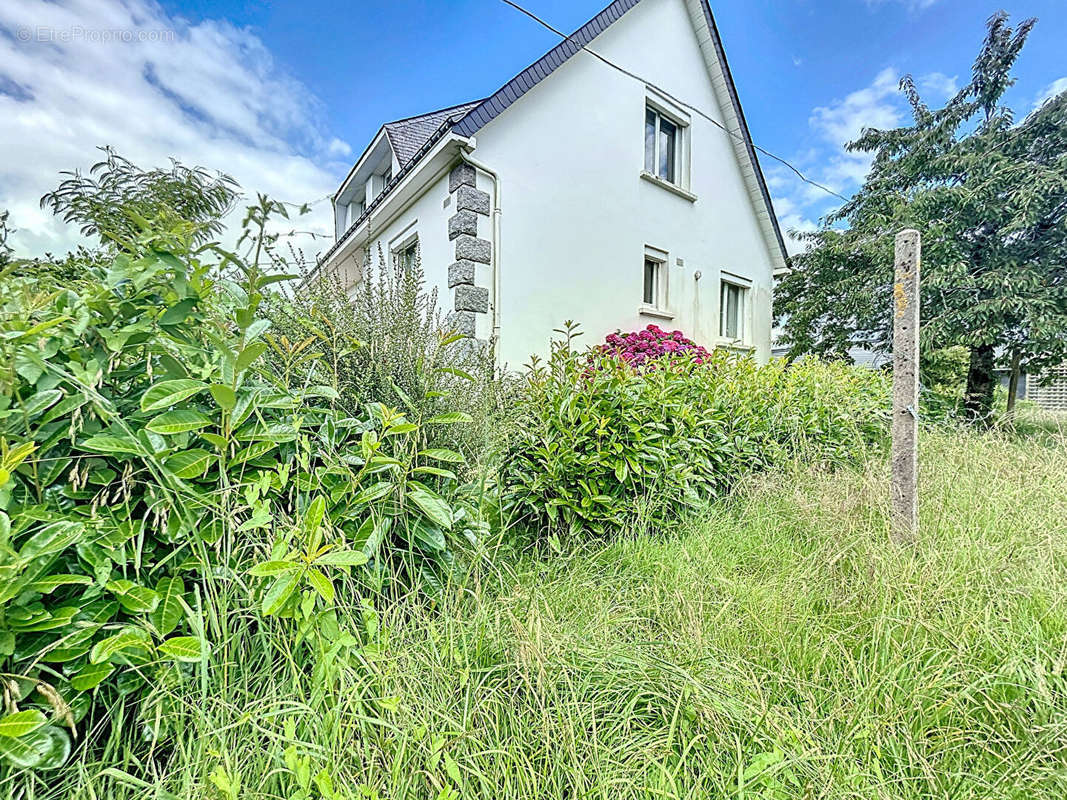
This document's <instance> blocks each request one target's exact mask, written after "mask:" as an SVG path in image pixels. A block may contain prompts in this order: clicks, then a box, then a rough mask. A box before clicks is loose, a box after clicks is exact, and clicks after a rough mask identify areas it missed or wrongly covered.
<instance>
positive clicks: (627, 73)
mask: <svg viewBox="0 0 1067 800" xmlns="http://www.w3.org/2000/svg"><path fill="white" fill-rule="evenodd" d="M500 1H501V2H502V3H504V4H506V5H509V6H511V7H512V8H514V9H515V10H516V11H518V12H520V13H521V14H524V15H525V16H527V17H529V18H530V19H532V20H533V21H534V22H536V23H537V24H538V25H541V26H542V27H544V28H547V29H548V30H550V31H552V33H554V34H556V35H557V36H560V37H562V38H563V39H564V40H566V41H571V42H574V43H575V44H578V46H579V47H581V49H582V50H585V51H586V52H587V53H589V54H590V55H591V56H593V57H594V58H597V59H599V60H600V61H602V62H604V63H605V64H607V65H608V66H609V67H611V68H612V69H614V70H618V71H619V72H621V73H622V74H623V75H625V76H626V77H628V78H632V79H633V80H635V81H638V82H639V83H643V84H645V85H646V86H651V87H652V88H653V89H655V90H656V91H657V92H659V93H660V94H662V95H663V96H664V97H666V98H667V99H668V100H671V101H672V102H674V103H677V104H678V105H680V106H682V107H684V108H688V109H689V110H690V111H692V112H693V113H694V114H698V115H699V116H701V117H703V118H704V119H706V120H707V121H708V122H710V123H711V124H712V125H714V126H715V127H717V128H719V129H721V130H722V131H723V132H725V133H727V134H729V135H730V136H733V137H734V138H735V139H737V140H738V141H739V142H741V143H742V144H744V143H745V138H744V137H743V136H741V134H739V133H737V132H735V131H732V130H730V129H729V128H727V127H726V126H725V125H723V124H722V123H721V122H719V121H718V120H717V119H715V118H714V117H712V116H711V115H710V114H708V113H706V112H705V111H703V110H702V109H700V108H697V107H696V106H694V105H691V104H690V103H687V102H685V101H684V100H681V99H679V98H677V97H675V96H674V95H672V94H671V93H670V92H668V91H667V90H666V89H664V88H663V87H662V86H659V85H657V84H655V83H653V82H652V81H650V80H647V79H646V78H642V77H641V76H640V75H637V74H635V73H633V72H631V71H630V70H628V69H626V68H625V67H623V66H620V65H619V64H616V63H615V62H614V61H612V60H611V59H609V58H607V57H606V56H603V55H601V54H600V53H598V52H597V51H596V50H593V49H592V48H590V47H588V46H586V45H584V44H579V43H578V42H577V41H575V40H574V39H572V38H571V37H570V35H569V34H566V33H564V32H563V31H561V30H559V28H555V27H553V26H552V25H551V24H549V23H548V22H546V21H545V20H543V19H541V18H540V17H539V16H537V15H536V14H534V13H533V12H532V11H528V10H526V9H525V8H523V7H522V6H520V5H519V4H518V3H516V2H514V0H500ZM751 144H752V147H753V148H754V149H756V150H758V151H759V152H761V153H763V155H765V156H767V157H768V158H773V159H774V160H775V161H778V162H779V163H781V164H784V165H785V166H786V167H788V168H789V169H790V170H792V171H793V172H794V173H795V174H796V176H797V177H798V178H800V180H802V181H804V183H809V184H811V185H812V186H814V187H816V188H818V189H821V190H822V191H824V192H826V193H827V194H829V195H832V196H833V197H836V198H838V199H839V200H842V201H844V202H846V203H847V202H848V198H847V197H845V196H844V195H841V194H838V193H837V192H835V191H834V190H833V189H830V188H828V187H826V186H823V185H822V184H821V183H819V182H817V181H813V180H811V178H809V177H807V176H806V175H805V174H804V173H803V172H801V171H800V170H799V169H797V167H795V166H793V165H792V164H791V163H789V162H788V161H786V160H785V159H784V158H782V157H781V156H777V155H775V154H774V153H772V152H770V151H769V150H765V149H764V148H762V147H760V146H759V145H758V144H756V143H755V142H751Z"/></svg>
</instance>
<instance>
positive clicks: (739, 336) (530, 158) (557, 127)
mask: <svg viewBox="0 0 1067 800" xmlns="http://www.w3.org/2000/svg"><path fill="white" fill-rule="evenodd" d="M482 34H483V35H484V32H482ZM473 36H474V34H473V32H472V39H471V46H473V45H474V42H475V39H474V38H473ZM585 46H589V47H590V48H591V49H592V50H595V51H596V53H598V54H600V55H602V56H603V57H604V58H606V59H608V60H610V61H611V62H613V63H614V64H617V65H618V66H620V67H623V68H625V70H627V71H628V72H630V73H631V74H632V75H637V76H640V79H635V78H634V77H630V76H628V75H626V74H623V73H622V72H620V71H619V70H617V69H615V68H613V67H612V66H609V65H608V64H606V63H604V62H603V61H602V60H600V59H599V58H598V57H597V56H595V55H593V54H592V53H590V52H587V51H585V50H583V48H584V47H585ZM456 55H457V59H462V52H461V51H457V54H456ZM645 81H647V83H645ZM694 109H698V110H699V112H698V111H697V110H694ZM701 112H702V113H701ZM703 114H707V115H709V116H710V117H711V118H712V119H713V120H714V122H712V121H709V119H707V118H705V117H704V116H703ZM720 125H721V126H722V127H719V126H720ZM723 128H725V129H726V130H725V131H724V130H723ZM727 131H728V132H727ZM334 213H335V220H336V237H337V241H336V244H335V245H334V246H333V247H332V248H331V249H330V250H329V251H328V252H327V253H326V254H325V256H324V257H323V258H322V260H321V262H320V268H321V269H323V270H332V271H334V272H336V273H337V274H339V275H341V276H342V278H343V279H344V280H345V281H346V283H347V284H348V285H349V286H351V287H354V286H356V285H358V282H359V280H360V273H361V267H362V264H363V262H364V258H365V256H366V254H367V253H368V251H369V253H370V254H371V255H372V257H374V256H375V254H376V253H377V250H378V248H379V246H380V247H381V249H382V251H383V252H385V253H388V254H390V256H392V257H393V258H399V259H401V260H403V259H410V258H413V257H414V255H415V253H416V252H418V253H420V254H421V263H422V266H423V268H424V270H425V272H426V277H427V282H428V284H429V286H430V287H431V288H432V287H437V289H438V292H439V296H440V297H442V298H447V299H446V301H445V302H444V303H443V305H444V306H445V307H446V309H448V310H449V311H450V312H451V314H450V320H449V321H450V324H451V325H452V326H453V327H455V328H456V329H457V330H459V331H461V332H463V333H465V334H467V335H470V336H473V337H475V338H477V339H481V340H488V339H490V338H491V337H495V338H496V339H497V342H498V353H499V355H500V358H501V361H502V362H503V363H507V364H510V365H512V366H517V365H520V364H522V363H525V362H526V361H527V360H528V358H529V356H530V355H531V353H539V354H542V355H543V354H544V353H545V352H546V351H547V349H548V342H549V340H550V338H551V336H552V331H553V329H555V328H559V327H560V325H561V323H563V321H564V320H567V319H573V320H575V321H577V322H579V323H581V325H582V329H583V330H584V331H585V337H584V338H585V341H587V342H590V343H591V342H595V341H598V340H600V339H601V338H602V337H603V336H604V335H606V334H608V333H610V332H612V331H615V330H617V329H623V330H628V329H633V328H638V327H644V326H645V325H648V324H649V323H655V324H658V325H660V326H661V327H664V328H666V329H668V330H669V329H674V328H677V329H681V330H683V331H685V333H686V334H688V335H689V336H691V337H692V338H694V339H695V340H696V341H698V342H699V343H701V344H703V345H705V346H730V347H736V348H739V349H743V350H746V351H750V352H752V353H754V354H755V355H756V356H757V357H758V358H760V359H761V360H766V359H767V358H768V357H769V356H770V350H771V320H772V315H771V291H772V287H773V279H772V274H773V272H774V271H775V270H776V269H781V268H784V267H785V249H784V246H783V244H782V237H781V233H780V231H779V230H778V225H777V222H776V221H775V217H774V212H773V209H772V207H771V201H770V197H769V195H768V192H767V186H766V184H765V182H764V179H763V175H762V173H761V171H760V167H759V164H758V162H757V160H756V155H755V152H754V149H753V146H752V140H751V137H750V136H749V131H748V127H747V125H746V123H745V119H744V115H743V113H742V111H741V106H740V103H739V101H738V98H737V91H736V89H735V87H734V83H733V79H732V78H731V76H730V70H729V67H728V66H727V63H726V56H725V54H724V52H723V48H722V42H721V40H720V38H719V34H718V31H717V30H716V27H715V21H714V19H713V18H712V14H711V8H710V7H709V6H708V3H707V2H706V0H616V2H614V3H612V4H611V5H610V6H608V7H607V8H606V9H604V10H603V11H602V12H601V13H599V14H597V15H596V16H595V17H594V18H593V19H592V20H590V21H589V22H588V23H586V24H585V25H584V26H582V27H581V28H579V29H578V31H576V32H575V33H574V34H572V35H571V36H570V37H569V38H568V39H567V40H565V41H564V42H562V43H561V44H560V45H558V46H557V47H555V48H553V49H552V50H551V51H549V52H548V53H547V54H546V55H545V56H544V57H543V58H541V59H540V60H538V61H537V62H535V63H534V64H532V65H531V66H530V67H528V68H527V69H525V70H523V71H522V72H521V73H519V74H518V75H517V76H516V77H515V78H513V79H512V80H510V81H509V82H508V83H506V84H505V85H504V86H503V87H502V88H501V89H500V90H499V91H497V92H496V93H495V94H493V95H492V96H490V97H488V98H486V99H484V100H480V101H476V102H473V103H466V104H463V105H459V106H455V107H452V108H446V109H443V110H441V111H436V112H433V113H431V114H424V115H421V116H417V117H411V118H408V119H403V120H398V121H397V122H391V123H388V124H386V125H384V126H383V127H382V128H381V130H380V131H379V132H378V134H377V136H375V138H374V141H372V142H371V144H370V145H369V146H368V147H367V149H366V151H365V152H364V153H363V155H362V156H361V157H360V159H359V161H358V162H357V163H356V165H355V166H354V167H353V168H352V171H351V172H350V173H349V175H348V177H347V178H346V179H345V181H344V183H343V184H342V185H341V188H340V189H339V190H338V192H337V194H336V195H335V196H334ZM416 248H417V250H416Z"/></svg>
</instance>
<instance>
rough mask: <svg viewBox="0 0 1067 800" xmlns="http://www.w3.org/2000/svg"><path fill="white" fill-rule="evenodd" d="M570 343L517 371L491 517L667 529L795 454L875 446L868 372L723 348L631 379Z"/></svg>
mask: <svg viewBox="0 0 1067 800" xmlns="http://www.w3.org/2000/svg"><path fill="white" fill-rule="evenodd" d="M572 334H573V331H570V334H569V335H568V338H567V340H566V341H563V342H557V343H555V344H554V345H553V349H552V354H551V357H550V359H549V361H548V363H547V364H538V365H535V366H534V368H533V369H532V371H531V372H530V373H529V375H528V377H527V379H526V382H525V384H524V387H523V391H522V395H521V400H520V419H519V422H518V424H517V425H516V426H515V429H514V438H513V441H512V444H511V447H510V448H509V449H508V450H507V452H506V454H505V457H504V459H503V461H502V466H501V473H502V474H501V477H500V480H501V483H502V485H503V486H504V487H505V488H504V491H503V504H504V507H505V508H506V509H507V510H509V511H510V512H511V513H513V514H514V515H515V516H516V517H517V518H518V519H519V520H521V521H523V522H525V523H526V524H528V525H531V526H534V527H535V528H538V529H541V530H545V529H552V530H558V529H563V530H569V531H570V532H571V533H572V534H577V533H579V532H581V531H583V530H590V531H593V532H596V533H606V532H608V531H611V530H621V529H623V528H626V527H630V526H634V525H648V526H653V527H664V526H669V525H671V524H672V523H674V522H675V521H677V520H678V519H679V518H680V517H681V516H682V515H683V514H684V513H685V512H686V510H689V509H694V508H696V507H699V506H700V505H702V504H703V503H706V502H707V501H709V500H710V499H712V498H715V497H718V496H720V495H721V494H723V492H725V491H727V490H728V489H729V488H730V487H731V486H732V485H733V484H734V482H735V481H736V480H737V478H738V477H740V476H741V475H744V474H746V473H749V472H752V471H755V470H760V469H766V468H768V467H771V466H773V465H775V464H778V463H781V462H783V461H784V460H786V459H789V458H793V457H798V456H803V457H804V458H806V459H809V460H816V461H825V462H828V463H843V462H846V461H850V460H855V459H858V458H861V457H862V456H863V455H864V453H865V451H866V449H867V448H868V447H869V445H870V444H872V443H876V442H878V441H880V440H881V439H882V438H883V437H884V432H885V420H886V416H887V413H886V407H887V403H888V385H887V382H886V379H885V377H884V376H883V375H881V374H880V373H876V372H873V371H869V370H863V369H858V368H853V367H847V366H843V365H834V364H824V363H821V362H817V361H814V360H812V361H805V362H803V363H800V364H795V365H793V366H787V365H786V364H785V362H783V361H776V362H773V363H771V364H769V365H766V366H760V365H758V364H756V362H755V361H753V360H752V359H750V358H742V357H737V356H734V355H730V354H728V353H726V352H724V351H716V352H714V353H712V354H710V355H708V356H704V355H701V354H699V353H695V352H688V353H683V354H681V355H676V354H671V355H667V356H662V357H660V358H659V359H652V360H646V361H642V362H640V364H639V366H640V367H641V368H640V369H637V368H634V366H632V365H631V364H630V363H629V362H628V361H627V360H626V359H619V358H617V357H615V356H614V354H613V353H610V351H609V354H605V352H604V351H603V350H601V349H600V348H594V349H592V350H588V351H586V352H575V351H574V350H572V348H571V335H572ZM650 367H654V368H650Z"/></svg>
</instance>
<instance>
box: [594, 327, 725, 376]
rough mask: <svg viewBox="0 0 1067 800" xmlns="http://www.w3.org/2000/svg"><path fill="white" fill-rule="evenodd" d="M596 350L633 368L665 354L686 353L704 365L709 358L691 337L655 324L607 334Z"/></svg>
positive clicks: (670, 355)
mask: <svg viewBox="0 0 1067 800" xmlns="http://www.w3.org/2000/svg"><path fill="white" fill-rule="evenodd" d="M596 352H597V353H598V354H599V355H607V356H617V357H619V358H621V359H623V360H624V361H625V362H626V363H628V364H630V365H631V366H634V367H640V366H643V365H644V364H646V363H647V362H650V361H656V360H658V359H660V358H663V357H664V356H668V357H673V356H679V355H686V356H689V357H690V358H692V360H693V362H694V363H697V364H703V363H704V362H705V361H707V360H708V359H710V358H711V354H710V353H708V351H707V350H705V349H704V348H703V347H701V346H700V345H698V344H697V343H696V342H694V341H693V340H692V339H687V338H686V337H685V335H684V334H683V333H682V332H681V331H671V332H670V333H668V332H667V331H665V330H663V329H662V328H660V327H659V326H658V325H649V326H648V327H647V328H645V329H644V330H643V331H631V332H630V333H612V334H609V335H608V337H607V338H606V339H605V340H604V344H602V345H600V346H599V347H598V348H596Z"/></svg>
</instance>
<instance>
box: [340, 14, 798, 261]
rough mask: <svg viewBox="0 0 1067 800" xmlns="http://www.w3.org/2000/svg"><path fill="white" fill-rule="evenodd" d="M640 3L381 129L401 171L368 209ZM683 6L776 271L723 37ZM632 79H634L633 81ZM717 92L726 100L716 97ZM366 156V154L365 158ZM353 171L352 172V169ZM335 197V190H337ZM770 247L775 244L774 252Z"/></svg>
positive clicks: (766, 195)
mask: <svg viewBox="0 0 1067 800" xmlns="http://www.w3.org/2000/svg"><path fill="white" fill-rule="evenodd" d="M640 2H642V0H614V2H613V3H611V4H610V5H608V6H607V7H606V8H605V9H604V10H602V11H601V12H600V13H599V14H597V15H596V16H595V17H593V18H592V19H591V20H589V21H588V22H587V23H585V24H584V25H582V26H581V27H580V28H578V30H576V31H575V32H574V33H572V34H571V35H570V36H567V37H566V38H565V39H564V40H563V41H562V42H560V43H559V44H558V45H556V46H555V47H553V48H552V49H551V50H549V51H548V52H547V53H545V54H544V55H543V56H542V57H541V58H539V59H538V60H537V61H535V62H534V63H533V64H531V65H530V66H528V67H527V68H526V69H524V70H523V71H522V72H520V73H519V74H518V75H516V76H515V77H514V78H512V79H511V80H510V81H508V82H507V83H505V84H504V85H503V86H501V87H500V88H499V89H498V90H497V91H495V92H494V93H493V94H491V95H490V96H489V97H487V98H485V99H484V100H480V101H475V102H473V103H463V104H460V105H457V106H452V107H451V108H445V109H441V110H440V111H433V112H430V113H428V114H420V115H418V116H415V117H408V118H407V119H402V120H397V121H395V122H389V123H386V124H385V125H383V126H382V131H384V132H385V134H386V136H387V137H388V139H389V144H390V147H391V148H392V149H393V152H394V153H395V155H396V158H397V161H398V162H399V164H400V172H399V173H398V174H396V175H394V176H393V179H392V181H391V182H390V184H389V185H388V186H386V188H385V191H383V192H382V194H380V195H379V196H378V197H377V198H376V199H375V202H374V203H373V204H372V205H377V204H378V203H380V202H381V201H382V200H383V199H384V198H385V197H386V195H388V194H389V192H391V191H392V189H393V187H395V186H396V185H397V183H398V182H399V180H400V179H401V178H402V177H403V175H404V174H406V173H407V172H409V171H410V170H411V169H413V168H414V167H415V166H416V164H417V163H418V162H419V160H421V159H422V158H423V156H425V155H426V153H427V152H428V150H429V149H430V148H429V145H431V144H433V143H434V142H435V141H437V140H438V139H440V138H441V136H443V135H444V134H445V133H446V132H448V131H451V132H453V133H456V134H457V135H460V136H466V137H471V136H474V135H475V134H476V133H477V132H478V131H480V130H481V129H482V128H484V127H485V126H486V125H488V124H489V123H490V122H491V121H492V120H494V119H496V117H498V116H499V115H500V114H502V113H503V112H504V111H506V110H507V109H508V107H509V106H511V105H512V104H513V103H515V102H516V101H517V100H518V99H519V98H520V97H522V96H523V95H524V94H526V93H527V92H528V91H530V90H531V89H532V88H533V87H534V86H536V85H537V84H538V83H540V82H541V81H543V80H544V79H545V78H547V77H548V76H549V75H551V74H552V73H553V72H555V71H556V70H557V69H558V68H559V67H561V66H562V65H563V64H564V63H566V62H567V61H568V60H569V59H570V58H571V57H572V56H573V55H575V54H576V53H578V52H579V51H581V50H582V49H583V48H585V47H586V46H587V45H588V44H590V43H591V42H592V41H593V40H594V39H595V38H596V37H597V36H599V35H600V34H601V33H602V32H603V31H605V30H606V29H607V28H608V27H609V26H610V25H612V24H614V23H615V22H617V21H618V20H619V19H621V18H622V17H623V15H625V14H626V12H627V11H629V10H630V9H632V8H633V7H634V6H636V5H637V4H638V3H640ZM686 6H687V7H688V8H689V10H690V17H691V21H692V23H693V24H694V26H697V27H698V28H699V26H700V22H701V21H703V22H704V23H705V24H706V26H707V36H705V37H703V38H701V37H700V36H699V35H698V39H700V43H701V50H702V51H703V52H704V55H705V62H706V63H707V64H708V67H709V70H713V71H714V70H717V71H718V73H719V76H720V77H721V80H718V81H716V79H715V77H714V75H713V76H712V77H713V80H712V82H713V84H715V85H716V93H717V95H718V96H719V97H720V106H725V107H723V108H722V111H723V113H724V116H725V117H726V122H727V127H725V128H724V133H725V134H726V135H728V136H730V137H731V139H733V140H734V141H733V144H734V150H735V153H736V154H737V158H738V161H739V163H740V166H741V168H742V173H743V174H744V175H745V176H746V180H748V181H749V186H750V187H751V188H750V194H751V196H752V200H753V204H754V207H755V208H756V215H757V217H758V218H759V221H760V224H761V226H762V227H763V230H764V231H765V237H766V239H767V242H768V247H769V249H770V251H771V257H772V259H773V258H774V257H775V256H778V257H780V258H781V262H780V263H781V266H782V267H784V266H785V264H786V260H787V258H788V255H787V253H786V249H785V241H784V239H783V238H782V232H781V229H780V228H779V226H778V219H777V217H776V216H775V214H774V207H773V204H772V203H771V195H770V192H769V190H768V189H767V181H766V179H765V178H764V175H763V170H762V169H761V168H760V164H759V159H758V158H757V156H756V149H755V146H754V145H753V143H752V135H751V133H750V132H749V128H748V123H747V121H746V120H745V114H744V111H743V110H742V108H741V101H740V99H739V98H738V95H737V87H736V86H735V85H734V80H733V75H732V74H731V72H730V65H729V64H728V63H727V61H726V51H725V50H724V49H723V45H722V38H721V37H720V36H719V29H718V27H717V26H716V24H715V17H714V16H713V14H712V12H711V5H710V4H709V2H708V0H686ZM632 77H634V78H637V76H632ZM719 90H721V91H722V92H723V93H724V95H725V96H723V95H722V94H718V92H719ZM731 116H732V119H731ZM715 124H718V123H715ZM720 127H722V126H720ZM376 138H377V137H376ZM368 150H369V148H368ZM365 155H366V153H364V156H365ZM361 158H362V157H361ZM354 171H355V167H354V168H353V172H354ZM351 175H352V173H349V178H351ZM347 181H348V178H346V181H345V182H346V183H347ZM343 186H344V184H342V188H343ZM339 194H340V190H338V195H339ZM371 210H372V209H371V207H368V208H367V209H366V210H365V211H364V213H363V215H362V216H361V217H360V218H359V219H358V220H356V222H355V223H353V225H352V226H350V228H349V230H352V229H354V228H356V227H358V226H359V225H360V224H361V223H362V222H363V220H364V219H365V218H366V217H367V216H368V215H369V213H370V211H371ZM346 235H347V232H346ZM344 238H345V237H344V236H342V237H341V238H340V239H339V240H338V241H337V242H336V243H335V245H334V247H333V248H331V249H330V250H329V251H327V256H328V255H329V254H330V253H331V252H333V250H335V249H337V247H338V246H340V244H341V242H342V241H343V240H344ZM772 242H773V244H772ZM774 245H777V251H776V250H775V247H774Z"/></svg>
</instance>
